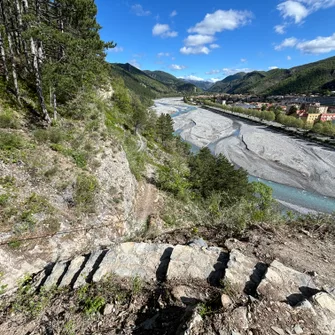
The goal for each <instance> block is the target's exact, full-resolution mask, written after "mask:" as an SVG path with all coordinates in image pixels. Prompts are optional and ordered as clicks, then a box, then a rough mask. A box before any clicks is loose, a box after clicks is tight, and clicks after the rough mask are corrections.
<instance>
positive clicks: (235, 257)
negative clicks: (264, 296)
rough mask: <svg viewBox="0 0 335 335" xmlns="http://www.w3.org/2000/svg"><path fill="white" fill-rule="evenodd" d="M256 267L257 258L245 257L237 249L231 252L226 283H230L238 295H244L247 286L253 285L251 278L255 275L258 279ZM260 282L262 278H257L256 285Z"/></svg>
mask: <svg viewBox="0 0 335 335" xmlns="http://www.w3.org/2000/svg"><path fill="white" fill-rule="evenodd" d="M256 265H257V260H256V258H251V257H247V256H244V255H243V254H242V253H241V252H240V251H238V250H236V249H233V250H231V252H230V254H229V262H228V265H227V269H226V273H225V282H228V283H229V284H230V285H231V286H232V288H234V290H236V291H238V293H242V292H243V291H244V290H245V288H246V284H247V283H251V279H250V277H252V275H253V274H254V273H255V276H256V277H257V275H256V274H257V271H255V268H256ZM260 280H261V278H255V279H254V282H255V283H254V284H255V285H256V281H258V282H259V281H260Z"/></svg>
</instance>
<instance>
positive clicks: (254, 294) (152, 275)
mask: <svg viewBox="0 0 335 335" xmlns="http://www.w3.org/2000/svg"><path fill="white" fill-rule="evenodd" d="M111 274H113V276H117V277H118V278H121V279H122V278H125V279H126V278H128V279H133V278H136V277H137V278H140V279H141V280H143V281H145V282H148V283H151V284H150V285H156V284H158V286H157V287H159V286H160V285H162V284H163V283H164V282H165V283H166V284H167V285H171V284H173V285H175V286H174V287H173V288H172V289H171V297H172V298H173V301H175V302H176V304H177V305H178V306H186V309H185V314H184V315H181V320H183V321H182V324H181V326H180V327H179V330H178V334H216V333H218V332H217V329H219V330H220V331H219V333H220V334H223V335H231V334H241V335H244V334H251V333H253V334H255V332H253V331H255V329H259V332H258V333H257V334H280V335H281V334H284V335H286V334H293V335H295V334H305V333H306V334H310V333H311V331H313V334H320V335H321V334H328V335H333V334H334V331H335V296H333V295H332V293H331V292H325V291H324V290H322V289H320V288H318V287H317V286H316V285H315V284H314V282H313V280H312V277H311V276H310V275H308V274H306V273H301V272H299V271H296V270H294V269H292V268H290V267H286V266H285V265H284V264H282V263H280V262H278V261H276V260H275V261H273V262H272V263H271V264H269V265H267V264H264V263H262V262H259V261H258V260H257V259H256V258H255V257H250V256H246V255H244V254H243V253H242V252H241V251H239V250H237V249H231V250H230V251H229V252H225V250H223V249H221V248H217V247H215V248H213V247H208V246H207V244H206V243H198V242H197V241H195V242H192V243H190V245H176V246H173V245H170V244H151V243H134V242H127V243H122V244H119V245H115V246H114V247H112V248H110V249H106V250H98V251H95V252H92V253H91V254H88V255H84V256H78V257H76V258H74V259H72V260H69V261H60V262H57V263H54V264H49V265H48V266H47V267H46V268H45V269H44V270H43V271H42V272H40V273H37V274H35V275H34V276H33V279H32V284H33V286H34V287H35V288H36V290H37V292H36V294H38V291H39V290H40V289H41V288H42V287H44V288H46V289H48V288H51V287H55V286H58V287H65V286H70V287H71V288H79V287H81V286H83V285H85V284H86V283H92V282H99V281H103V280H104V279H105V278H107V277H108V276H109V275H111ZM201 282H202V283H204V284H203V285H202V286H201V284H199V283H201ZM206 282H207V283H206ZM169 283H171V284H169ZM177 283H179V284H177ZM192 283H193V284H192ZM194 283H197V284H194ZM176 284H177V285H176ZM206 285H207V288H209V287H213V286H214V288H213V289H215V290H221V291H220V292H222V294H221V295H220V296H219V297H218V299H217V300H215V301H216V302H215V304H217V303H220V304H221V311H222V312H218V314H215V316H213V318H212V319H211V320H212V324H211V325H209V324H208V323H207V324H206V320H207V319H206V317H205V316H206V315H207V313H209V312H208V311H211V307H206V306H209V305H206V304H207V303H208V299H210V294H209V295H208V291H207V289H206ZM222 285H224V286H222ZM222 290H223V291H222ZM216 292H217V291H216ZM212 303H213V302H212ZM160 304H161V303H160ZM197 304H200V305H199V306H202V307H195V306H197ZM201 304H202V305H201ZM110 308H111V309H113V308H112V307H110ZM178 308H179V307H178ZM108 313H109V314H110V312H108V308H107V309H106V314H108ZM220 313H221V314H220ZM222 313H223V314H222ZM209 314H210V315H211V314H212V313H209ZM157 318H159V313H156V314H155V315H154V316H153V317H152V318H150V319H148V320H147V321H145V322H143V323H141V327H144V328H145V329H147V327H149V326H150V328H148V329H153V328H155V327H156V326H155V324H156V320H157ZM220 323H221V326H220ZM217 327H219V328H217ZM214 329H216V330H215V331H214Z"/></svg>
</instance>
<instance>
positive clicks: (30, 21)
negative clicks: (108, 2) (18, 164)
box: [0, 0, 113, 123]
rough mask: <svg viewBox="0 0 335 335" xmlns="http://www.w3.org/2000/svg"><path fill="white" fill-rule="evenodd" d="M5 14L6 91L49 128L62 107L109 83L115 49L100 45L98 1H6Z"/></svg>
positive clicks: (1, 37) (0, 18)
mask: <svg viewBox="0 0 335 335" xmlns="http://www.w3.org/2000/svg"><path fill="white" fill-rule="evenodd" d="M0 11H1V15H0V25H1V34H0V51H1V74H2V75H3V77H4V79H5V85H6V88H7V89H9V90H11V91H12V92H13V93H14V94H15V97H16V99H17V101H18V102H19V103H20V104H25V105H29V106H30V107H31V108H33V109H35V110H36V111H38V112H39V113H40V115H41V116H42V117H43V118H44V120H45V121H46V122H47V123H50V122H51V116H50V112H51V111H52V113H53V118H56V114H57V106H58V105H63V104H65V103H66V102H67V101H69V100H70V99H73V98H74V97H75V96H76V95H77V93H78V92H79V91H83V90H85V88H92V86H94V85H95V84H96V83H97V82H103V81H106V79H107V77H106V74H107V72H106V64H105V60H104V58H105V54H104V50H105V49H106V48H111V47H113V43H104V42H103V41H102V40H100V36H99V29H100V26H99V24H98V23H97V22H96V14H97V8H96V5H95V4H94V2H93V1H91V0H81V1H72V0H55V1H50V0H39V1H32V0H23V1H20V0H3V1H1V8H0ZM36 98H37V99H36ZM37 105H38V107H37ZM35 106H36V108H35Z"/></svg>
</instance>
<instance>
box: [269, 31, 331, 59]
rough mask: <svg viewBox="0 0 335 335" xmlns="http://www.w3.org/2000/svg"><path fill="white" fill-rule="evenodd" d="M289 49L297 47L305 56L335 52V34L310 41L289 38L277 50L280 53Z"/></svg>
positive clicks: (276, 47)
mask: <svg viewBox="0 0 335 335" xmlns="http://www.w3.org/2000/svg"><path fill="white" fill-rule="evenodd" d="M288 47H289V48H294V47H295V48H296V49H297V50H300V51H302V52H303V53H305V54H315V55H318V54H323V53H328V52H331V51H335V33H334V34H333V35H331V36H326V37H323V36H319V37H317V38H315V39H314V40H310V41H305V40H298V39H296V38H295V37H291V38H287V39H286V40H284V41H283V42H282V43H281V44H279V45H276V46H275V49H276V50H277V51H278V50H282V49H284V48H288ZM287 59H288V60H291V57H290V56H288V57H287Z"/></svg>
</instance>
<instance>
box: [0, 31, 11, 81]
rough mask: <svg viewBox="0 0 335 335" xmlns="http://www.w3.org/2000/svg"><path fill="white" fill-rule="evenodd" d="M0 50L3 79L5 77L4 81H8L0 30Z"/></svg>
mask: <svg viewBox="0 0 335 335" xmlns="http://www.w3.org/2000/svg"><path fill="white" fill-rule="evenodd" d="M0 52H1V59H2V64H3V70H4V75H5V79H6V82H7V83H8V81H9V76H8V69H7V60H6V52H5V47H4V44H3V39H2V35H1V32H0Z"/></svg>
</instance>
